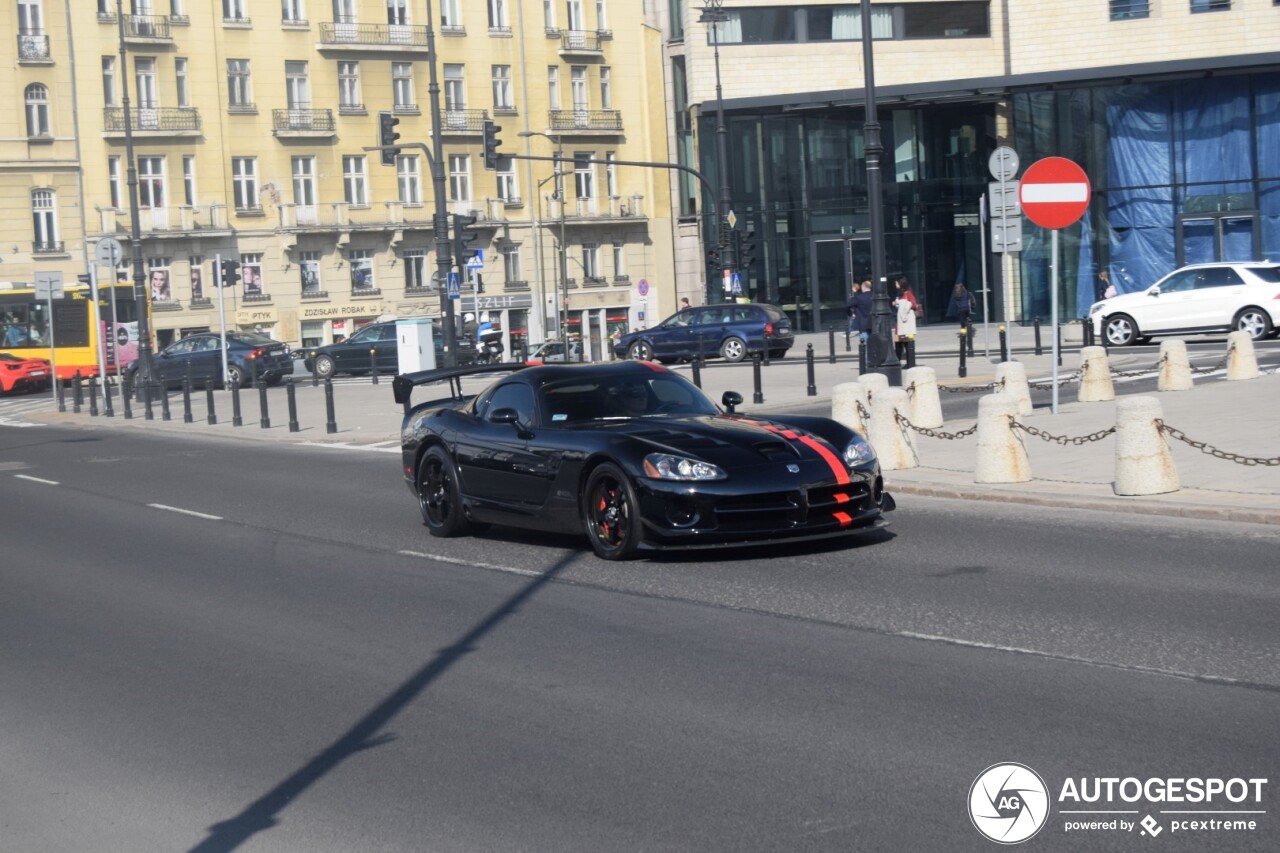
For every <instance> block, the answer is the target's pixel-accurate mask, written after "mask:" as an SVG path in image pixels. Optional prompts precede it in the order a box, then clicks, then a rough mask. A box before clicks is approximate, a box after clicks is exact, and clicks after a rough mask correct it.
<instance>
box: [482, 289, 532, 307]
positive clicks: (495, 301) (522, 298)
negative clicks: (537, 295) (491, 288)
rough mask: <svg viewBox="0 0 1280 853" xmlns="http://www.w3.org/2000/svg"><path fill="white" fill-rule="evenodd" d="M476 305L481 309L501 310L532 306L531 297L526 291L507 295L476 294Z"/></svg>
mask: <svg viewBox="0 0 1280 853" xmlns="http://www.w3.org/2000/svg"><path fill="white" fill-rule="evenodd" d="M476 307H477V308H478V309H480V310H481V311H502V310H505V309H509V308H532V307H533V297H532V296H531V295H530V294H528V293H512V294H510V295H507V296H484V295H478V296H476Z"/></svg>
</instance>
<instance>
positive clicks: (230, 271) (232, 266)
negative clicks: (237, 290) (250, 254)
mask: <svg viewBox="0 0 1280 853" xmlns="http://www.w3.org/2000/svg"><path fill="white" fill-rule="evenodd" d="M219 278H220V279H221V280H222V286H223V287H235V286H236V282H238V281H240V262H239V261H230V260H228V261H223V262H222V275H221V276H219Z"/></svg>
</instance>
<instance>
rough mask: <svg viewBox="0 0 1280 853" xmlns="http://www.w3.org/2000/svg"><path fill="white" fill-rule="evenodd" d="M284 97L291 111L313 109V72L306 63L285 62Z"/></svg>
mask: <svg viewBox="0 0 1280 853" xmlns="http://www.w3.org/2000/svg"><path fill="white" fill-rule="evenodd" d="M284 97H285V105H286V106H288V108H289V109H291V110H309V109H311V71H310V69H309V68H308V65H307V63H306V62H296V61H295V62H285V64H284Z"/></svg>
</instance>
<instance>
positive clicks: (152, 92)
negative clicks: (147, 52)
mask: <svg viewBox="0 0 1280 853" xmlns="http://www.w3.org/2000/svg"><path fill="white" fill-rule="evenodd" d="M133 86H134V91H136V92H137V93H138V124H139V125H140V126H142V127H147V126H148V125H151V126H152V127H154V126H155V123H156V119H157V118H158V117H157V116H156V115H154V114H151V115H148V113H147V111H148V110H155V109H156V108H157V107H159V106H160V89H159V86H158V85H157V84H156V61H155V58H154V57H150V56H139V57H138V58H137V59H135V60H134V61H133Z"/></svg>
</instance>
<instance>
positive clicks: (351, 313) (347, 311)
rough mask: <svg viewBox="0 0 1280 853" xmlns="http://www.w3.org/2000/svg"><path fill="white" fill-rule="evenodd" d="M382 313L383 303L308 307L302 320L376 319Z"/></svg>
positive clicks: (304, 308)
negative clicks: (336, 318)
mask: <svg viewBox="0 0 1280 853" xmlns="http://www.w3.org/2000/svg"><path fill="white" fill-rule="evenodd" d="M382 313H383V311H382V303H381V302H353V303H350V304H348V305H307V306H305V307H303V309H302V319H304V320H331V319H333V318H335V317H369V316H374V317H376V316H378V315H379V314H382Z"/></svg>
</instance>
